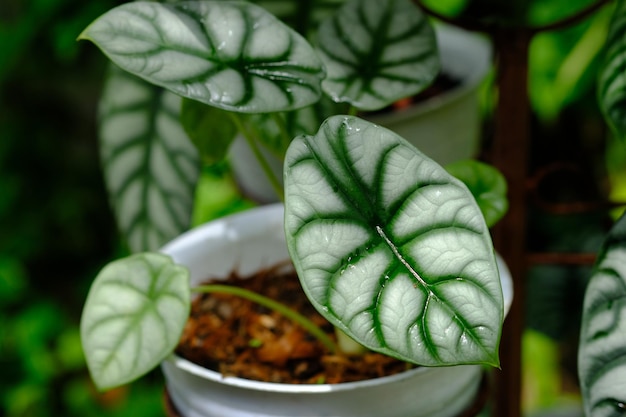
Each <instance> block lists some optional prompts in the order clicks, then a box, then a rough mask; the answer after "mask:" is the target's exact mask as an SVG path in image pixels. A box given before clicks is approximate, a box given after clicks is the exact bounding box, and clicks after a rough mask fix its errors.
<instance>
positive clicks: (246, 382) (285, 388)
mask: <svg viewBox="0 0 626 417" xmlns="http://www.w3.org/2000/svg"><path fill="white" fill-rule="evenodd" d="M283 213H284V206H283V204H282V203H274V204H268V205H264V206H258V207H253V208H251V209H247V210H244V211H241V212H238V213H234V214H230V215H228V216H225V217H222V218H219V219H215V220H212V221H209V222H207V223H205V224H202V225H200V226H197V227H195V228H193V229H191V230H189V231H187V232H185V233H183V234H181V235H180V236H179V237H177V238H176V239H174V240H172V241H171V242H170V243H168V244H167V245H165V246H164V247H163V248H162V249H161V252H163V253H165V254H168V255H172V252H173V251H180V250H181V246H183V247H189V246H194V245H196V244H198V243H199V242H202V241H203V240H205V238H206V236H208V235H219V234H220V233H222V232H223V231H224V223H233V222H236V221H237V220H239V219H245V220H248V221H250V220H252V224H263V223H264V222H265V223H267V222H268V216H270V217H271V216H276V217H279V218H280V221H281V222H282V218H283ZM256 218H258V219H263V222H258V221H255V219H256ZM496 258H497V261H498V268H499V269H500V276H501V278H500V281H501V283H502V289H503V293H504V317H506V315H507V313H508V311H509V309H510V306H511V302H512V298H513V283H512V280H511V274H510V272H509V270H508V268H507V266H506V264H505V263H504V261H503V260H502V258H501V257H500V256H499V255H497V254H496ZM164 361H165V362H168V363H170V364H171V365H173V366H175V367H176V368H179V369H181V370H184V371H186V372H188V373H190V374H192V375H194V376H197V377H200V378H203V379H208V380H211V381H214V382H218V383H222V384H225V385H229V386H233V387H238V388H244V389H252V390H257V391H266V392H280V393H296V392H298V393H301V392H307V393H324V392H338V391H349V390H356V389H362V388H364V387H374V386H377V385H382V384H388V383H393V382H398V381H402V380H405V379H410V378H412V377H415V376H418V375H420V376H421V375H422V374H428V373H432V372H437V370H440V369H445V368H470V367H481V366H482V365H479V364H474V365H472V364H467V365H455V366H450V367H426V366H417V367H416V368H413V369H409V370H407V371H404V372H400V373H398V374H394V375H388V376H384V377H379V378H372V379H367V380H361V381H354V382H341V383H336V384H287V383H277V382H264V381H256V380H251V379H245V378H240V377H235V376H225V375H222V374H221V373H219V372H217V371H213V370H211V369H208V368H205V367H203V366H200V365H198V364H195V363H193V362H191V361H190V360H188V359H185V358H183V357H181V356H179V355H176V354H175V353H172V354H171V355H170V356H169V357H167V358H166V359H165V360H164Z"/></svg>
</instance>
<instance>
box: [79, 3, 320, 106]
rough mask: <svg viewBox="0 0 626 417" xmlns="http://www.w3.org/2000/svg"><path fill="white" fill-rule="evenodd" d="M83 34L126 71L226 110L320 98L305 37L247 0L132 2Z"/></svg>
mask: <svg viewBox="0 0 626 417" xmlns="http://www.w3.org/2000/svg"><path fill="white" fill-rule="evenodd" d="M79 39H88V40H91V41H92V42H94V43H95V44H96V45H97V46H98V47H99V48H100V49H102V51H103V52H104V53H105V54H106V55H107V56H108V57H109V58H110V59H111V60H112V61H113V62H115V63H116V64H117V65H119V66H120V67H121V68H123V69H125V70H126V71H129V72H131V73H133V74H135V75H137V76H139V77H142V78H144V79H146V80H147V81H149V82H151V83H153V84H156V85H159V86H162V87H165V88H167V89H169V90H170V91H172V92H174V93H176V94H179V95H181V96H183V97H187V98H191V99H194V100H198V101H201V102H203V103H206V104H209V105H212V106H216V107H219V108H222V109H224V110H232V111H238V112H244V113H262V112H273V111H286V110H293V109H296V108H300V107H304V106H306V105H309V104H311V103H314V102H316V101H317V100H318V99H319V96H320V82H321V78H322V77H323V76H324V71H323V68H322V64H321V62H320V61H319V58H318V57H317V55H316V54H315V51H314V50H313V48H312V47H311V46H310V45H309V44H308V43H307V42H306V40H304V38H302V37H301V36H300V35H299V34H298V33H297V32H295V31H293V30H292V29H290V28H289V27H287V26H286V25H285V24H283V23H282V22H281V21H279V20H278V19H276V18H275V17H274V16H273V15H271V14H270V13H268V12H267V11H265V10H264V9H263V8H261V7H258V6H255V5H253V4H249V3H246V2H239V1H236V2H223V1H190V2H179V3H175V4H160V3H153V2H132V3H128V4H124V5H121V6H118V7H116V8H114V9H112V10H110V11H108V12H107V13H105V14H104V15H102V16H101V17H100V18H98V19H97V20H96V21H95V22H93V23H92V24H91V25H90V26H89V27H88V28H87V29H85V31H84V32H83V33H82V34H81V35H80V37H79Z"/></svg>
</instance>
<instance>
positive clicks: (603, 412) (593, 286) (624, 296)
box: [578, 215, 626, 417]
mask: <svg viewBox="0 0 626 417" xmlns="http://www.w3.org/2000/svg"><path fill="white" fill-rule="evenodd" d="M578 374H579V377H580V383H581V388H582V394H583V402H584V405H585V415H587V416H594V417H601V416H607V417H609V416H610V417H618V416H624V415H625V412H626V411H625V410H626V215H625V216H622V217H621V218H620V219H619V220H618V222H617V223H616V224H615V226H613V229H612V230H611V232H610V233H609V235H608V237H607V239H606V241H605V243H604V246H603V248H602V250H601V251H600V254H599V256H598V259H597V261H596V266H595V270H594V273H593V276H592V277H591V280H590V281H589V284H588V286H587V289H586V291H585V301H584V309H583V318H582V327H581V332H580V348H579V351H578Z"/></svg>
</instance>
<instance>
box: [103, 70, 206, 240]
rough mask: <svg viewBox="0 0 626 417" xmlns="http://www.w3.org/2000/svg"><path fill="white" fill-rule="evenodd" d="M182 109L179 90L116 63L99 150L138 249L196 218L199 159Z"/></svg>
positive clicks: (119, 214)
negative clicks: (182, 120)
mask: <svg viewBox="0 0 626 417" xmlns="http://www.w3.org/2000/svg"><path fill="white" fill-rule="evenodd" d="M179 113H180V97H179V96H176V95H174V94H172V93H170V92H168V91H166V90H163V89H162V88H159V87H155V86H152V85H150V84H148V83H146V82H145V81H143V80H141V79H139V78H137V77H134V76H132V75H130V74H128V73H125V72H123V71H121V70H119V69H116V68H112V72H111V75H110V77H109V78H108V80H107V83H106V85H105V88H104V91H103V94H102V98H101V102H100V150H101V152H100V153H101V158H102V162H103V169H104V175H105V180H106V184H107V188H108V191H109V196H110V199H111V202H112V205H113V208H114V211H115V214H116V218H117V222H118V225H119V228H120V230H121V232H122V233H123V235H124V236H125V237H126V239H127V241H128V245H129V247H130V249H131V250H132V251H133V252H139V251H146V250H156V249H158V248H160V247H161V246H162V245H163V244H164V243H166V242H167V241H169V240H171V239H172V238H174V237H176V236H178V235H179V234H180V233H181V232H183V231H185V230H186V229H187V228H188V227H189V224H190V221H191V212H192V209H193V197H194V189H195V184H196V181H197V179H198V176H199V165H200V164H199V156H198V152H197V150H196V149H195V147H194V146H193V144H192V143H191V142H190V140H189V139H188V138H187V135H186V134H185V132H184V131H183V129H182V128H181V126H180V122H179V120H178V118H179Z"/></svg>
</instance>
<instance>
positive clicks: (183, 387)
mask: <svg viewBox="0 0 626 417" xmlns="http://www.w3.org/2000/svg"><path fill="white" fill-rule="evenodd" d="M163 252H165V253H167V254H169V255H171V256H172V257H173V258H174V260H175V261H176V262H178V263H181V264H183V265H187V266H188V267H189V269H190V272H191V282H192V285H193V284H197V283H199V282H202V281H204V280H206V279H207V278H208V277H224V278H225V277H227V276H228V275H229V274H230V272H231V271H233V270H237V271H238V272H239V273H240V274H241V275H249V274H251V273H253V272H254V271H255V270H257V269H262V268H266V267H270V266H273V265H275V264H277V263H278V262H280V261H284V260H285V259H288V255H287V248H286V246H285V238H284V233H283V206H282V204H273V205H268V206H263V207H260V208H255V209H252V210H248V211H245V212H243V213H240V214H235V215H232V216H229V217H225V218H222V219H219V220H215V221H212V222H210V223H207V224H205V225H203V226H200V227H198V228H196V229H193V230H191V231H189V232H187V233H185V234H183V235H182V236H180V237H179V238H177V239H175V240H174V241H172V242H171V243H169V244H168V245H166V246H165V248H164V249H163ZM499 266H500V271H501V279H502V284H503V291H504V299H505V311H508V308H509V306H510V303H511V299H512V283H511V277H510V274H509V272H508V270H507V268H506V266H505V265H504V264H502V263H500V264H499ZM224 343H228V341H224ZM162 370H163V373H164V374H165V378H166V385H167V390H168V393H169V395H170V397H171V399H172V401H173V403H174V405H175V407H176V408H177V410H178V411H179V412H180V414H181V415H182V416H183V417H279V416H280V417H295V416H297V417H321V416H326V417H352V416H354V417H383V416H384V417H407V416H411V417H420V416H424V417H426V416H428V417H452V416H455V415H457V414H459V413H460V412H461V411H462V410H464V409H465V408H467V407H468V406H469V405H471V404H472V402H473V400H474V398H475V396H476V393H477V391H478V388H479V385H480V381H481V376H482V367H481V366H479V365H467V366H465V365H464V366H453V367H444V368H416V369H412V370H409V371H407V372H403V373H401V374H397V375H393V376H388V377H384V378H376V379H371V380H367V381H360V382H350V383H341V384H316V385H308V384H303V385H295V384H293V385H292V384H277V383H268V382H258V381H252V380H247V379H242V378H236V377H225V376H222V375H221V374H219V373H217V372H214V371H211V370H208V369H206V368H203V367H201V366H198V365H196V364H194V363H192V362H190V361H188V360H186V359H183V358H181V357H178V356H176V355H173V356H171V357H170V358H169V359H167V360H166V361H164V362H163V364H162Z"/></svg>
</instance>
